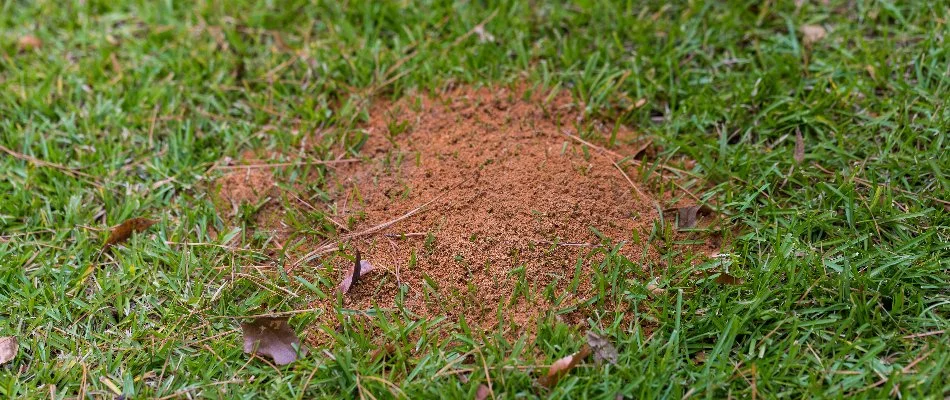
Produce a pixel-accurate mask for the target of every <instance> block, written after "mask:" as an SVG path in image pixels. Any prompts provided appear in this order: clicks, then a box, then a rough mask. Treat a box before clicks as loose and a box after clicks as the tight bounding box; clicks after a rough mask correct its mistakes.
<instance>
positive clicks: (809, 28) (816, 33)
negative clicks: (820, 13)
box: [799, 25, 828, 47]
mask: <svg viewBox="0 0 950 400" xmlns="http://www.w3.org/2000/svg"><path fill="white" fill-rule="evenodd" d="M799 29H800V30H801V32H802V43H803V44H804V45H805V47H811V46H812V45H813V44H815V43H817V42H818V41H819V40H821V39H824V38H825V35H827V34H828V31H826V30H825V28H823V27H822V26H821V25H802V27H801V28H799Z"/></svg>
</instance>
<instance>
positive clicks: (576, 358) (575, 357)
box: [538, 344, 593, 388]
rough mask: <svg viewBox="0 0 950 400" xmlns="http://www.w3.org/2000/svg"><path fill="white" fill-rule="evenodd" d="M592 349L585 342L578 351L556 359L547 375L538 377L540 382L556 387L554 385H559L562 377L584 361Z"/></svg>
mask: <svg viewBox="0 0 950 400" xmlns="http://www.w3.org/2000/svg"><path fill="white" fill-rule="evenodd" d="M592 351H593V350H592V349H591V347H590V346H589V345H586V344H585V345H584V346H583V347H581V349H580V351H578V352H577V353H574V354H571V355H569V356H567V357H564V358H562V359H560V360H557V361H555V362H554V364H551V368H549V369H548V373H547V375H545V376H542V377H541V378H538V383H540V384H541V385H542V386H544V387H547V388H552V387H554V385H557V382H558V381H559V380H561V377H563V376H564V375H566V374H567V373H568V372H570V371H571V370H572V369H574V367H576V366H577V364H580V363H581V361H584V359H585V358H587V356H589V355H590V353H591V352H592Z"/></svg>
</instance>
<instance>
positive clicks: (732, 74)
mask: <svg viewBox="0 0 950 400" xmlns="http://www.w3.org/2000/svg"><path fill="white" fill-rule="evenodd" d="M796 3H801V4H796ZM825 3H829V4H825ZM948 19H950V4H948V3H947V2H945V1H906V2H904V1H901V2H891V1H884V0H880V1H863V0H858V1H835V0H832V1H801V2H798V1H796V2H792V1H775V2H769V1H767V2H752V1H748V2H743V1H723V2H712V1H710V2H704V1H673V2H659V1H656V2H633V1H628V2H624V1H593V0H591V1H578V2H575V3H572V4H561V3H554V2H551V3H548V2H527V1H504V0H502V1H486V2H477V1H472V2H460V3H451V2H412V1H398V2H397V1H393V2H371V1H341V2H336V1H327V2H318V3H317V4H310V3H309V2H306V1H297V0H291V1H229V0H223V1H216V0H205V1H198V2H171V1H163V2H147V1H134V0H122V1H104V0H85V1H82V0H68V1H62V2H54V1H25V2H24V1H13V0H10V1H3V2H0V146H2V147H0V306H2V307H0V337H15V338H16V341H17V342H18V344H19V346H18V347H19V348H18V351H17V353H16V355H15V357H14V358H13V359H12V360H10V361H7V362H5V363H3V364H2V365H0V397H4V398H57V399H59V398H76V397H77V396H78V397H81V398H113V397H118V396H120V395H121V396H124V397H125V398H194V397H201V398H297V399H299V398H365V399H373V398H376V399H383V398H412V399H416V398H439V397H441V398H475V396H476V392H477V391H478V390H479V387H480V386H481V385H486V386H488V387H490V390H489V398H492V397H494V398H523V397H528V398H530V397H546V398H607V399H614V398H628V399H630V398H665V399H681V398H688V397H691V398H700V397H702V398H727V397H730V398H731V397H743V398H760V397H761V398H778V397H783V398H805V397H807V398H816V397H817V398H837V397H845V396H849V397H850V396H854V397H859V398H861V397H867V398H881V397H906V398H944V397H945V396H947V395H950V373H947V372H946V371H947V370H950V365H948V364H950V335H948V333H947V328H948V326H950V322H948V320H950V176H948V175H947V174H948V173H950V134H948V132H950V108H948V106H950V104H948V103H947V102H948V99H950V44H948V43H947V34H948V32H950V30H948V28H947V23H948ZM515 85H530V86H531V87H536V88H539V90H541V89H543V90H546V91H557V90H559V91H563V92H567V93H569V94H570V95H572V96H573V98H574V99H576V101H577V102H578V104H583V105H584V107H583V109H582V110H580V112H582V113H583V115H584V116H585V117H586V118H589V119H591V120H593V119H598V120H603V121H608V122H610V123H612V124H619V125H623V126H626V127H629V128H630V129H631V130H633V131H635V132H638V133H639V134H640V135H642V136H643V137H644V138H648V139H649V140H651V141H652V143H653V144H654V146H656V149H657V151H656V152H655V153H653V154H650V155H649V156H648V158H645V159H644V160H643V162H642V165H643V166H642V167H641V168H640V169H639V170H638V173H637V174H636V175H635V176H634V179H637V180H638V181H639V182H638V183H640V184H642V185H643V186H644V187H648V188H650V189H651V190H653V191H666V190H672V192H673V195H677V193H678V192H677V191H679V192H687V191H688V192H690V193H691V194H693V195H695V196H697V198H699V199H701V201H702V202H704V203H709V204H712V205H714V206H715V208H716V210H717V213H718V214H719V216H720V217H721V219H722V223H723V225H724V226H726V227H727V229H726V230H727V231H728V232H729V234H728V235H727V236H728V238H727V240H725V241H724V242H723V243H724V244H723V248H722V249H720V250H719V251H720V252H721V254H722V256H721V257H720V258H719V261H702V260H700V259H697V258H694V257H691V256H689V255H687V254H679V253H675V251H673V250H671V248H669V247H667V249H666V250H667V251H671V252H672V253H669V254H667V255H666V257H665V258H664V261H663V262H655V263H654V262H651V263H649V264H648V265H646V264H644V265H640V264H641V263H640V262H639V261H638V260H629V259H626V258H625V257H623V256H622V255H619V254H618V253H616V252H614V251H611V248H610V247H609V246H606V245H605V246H604V247H603V248H600V249H593V250H592V251H599V252H600V254H602V256H603V258H604V260H605V261H604V262H603V263H602V264H600V268H601V269H600V270H598V271H597V274H596V276H595V277H592V278H591V279H598V280H599V282H606V284H605V285H601V286H599V287H600V289H599V292H597V293H596V294H595V295H594V296H592V297H591V298H589V299H585V303H584V304H585V305H586V306H588V307H589V308H590V309H592V311H591V312H589V313H587V314H585V316H584V318H583V321H580V322H569V321H565V320H564V319H562V318H559V315H558V311H557V310H550V311H548V314H547V315H546V317H545V318H543V319H542V320H540V321H539V322H538V324H537V325H536V326H533V327H530V329H526V331H525V332H526V333H524V334H518V332H515V333H514V334H513V333H512V331H511V330H510V329H508V328H509V327H498V329H495V330H488V331H482V330H479V329H473V328H472V327H471V326H469V325H468V324H466V323H465V322H464V321H459V320H457V319H454V318H448V317H425V318H423V317H421V316H419V315H416V314H414V313H412V312H407V311H405V310H402V309H399V308H393V309H391V308H382V307H381V308H377V309H358V310H357V309H351V308H348V307H346V306H345V303H342V302H339V301H331V300H334V299H333V294H332V293H333V291H334V289H335V287H336V284H337V282H335V281H333V280H332V279H330V278H329V277H328V276H329V275H327V273H328V272H327V271H326V268H319V267H320V266H321V265H324V266H326V264H325V263H324V264H321V263H320V262H319V261H314V262H312V263H310V264H308V266H307V267H305V268H290V266H291V265H292V264H294V263H295V262H296V261H297V260H298V257H299V253H300V252H299V251H296V250H295V249H294V248H293V247H292V246H287V245H286V244H285V245H284V246H281V249H280V250H279V251H274V249H275V244H274V241H273V240H272V238H271V237H270V236H268V234H267V233H266V232H265V231H263V230H260V229H258V228H259V227H258V223H257V221H256V220H255V218H254V215H255V213H257V212H258V211H260V209H261V208H262V204H251V203H245V204H240V205H237V206H236V209H235V210H233V212H231V211H232V210H230V209H229V208H230V207H231V206H230V205H228V206H227V207H222V206H221V204H216V196H215V191H216V190H217V189H216V187H217V185H216V182H218V181H219V179H220V178H221V177H222V176H223V175H224V174H225V173H226V172H227V171H226V170H225V169H222V168H219V167H220V166H222V165H225V163H226V162H227V160H231V162H232V163H240V162H241V160H243V159H245V158H247V157H246V156H247V155H248V154H250V153H252V152H256V153H254V154H259V155H260V154H267V155H270V156H269V157H271V158H270V159H266V160H264V161H266V162H273V163H285V165H284V166H283V167H280V168H276V169H275V173H276V174H277V176H278V177H279V181H280V182H281V183H280V185H282V187H283V189H285V190H286V191H288V192H290V193H294V196H299V197H300V198H303V199H306V200H307V201H308V202H310V203H312V204H315V205H317V207H316V209H315V211H313V212H309V213H304V214H301V216H300V219H298V222H299V223H300V224H299V225H300V229H299V231H298V232H295V235H294V236H293V237H292V238H291V241H290V242H292V243H305V242H307V243H309V242H308V241H317V240H318V239H319V240H322V239H332V238H333V237H334V235H339V234H340V232H337V231H336V230H335V228H332V227H331V228H327V226H329V225H327V224H328V222H327V221H328V220H327V218H328V214H325V213H324V212H322V211H319V210H325V209H326V207H331V206H333V205H334V204H335V200H334V199H333V198H332V196H330V195H329V194H330V193H333V190H334V189H335V187H334V184H333V182H334V180H333V177H334V174H335V173H336V171H337V170H336V168H334V167H333V166H332V165H331V164H315V163H314V161H319V160H336V159H350V158H353V159H363V160H364V161H365V160H366V159H365V155H364V154H363V153H361V152H360V150H361V147H362V146H363V144H364V141H365V136H366V135H365V133H366V130H365V129H364V127H365V124H366V123H367V121H368V120H369V118H370V116H369V112H370V110H371V109H372V107H373V103H374V102H375V101H395V100H397V99H400V98H403V97H404V96H415V95H418V94H420V93H429V92H435V91H439V90H442V89H444V88H445V87H447V86H473V87H477V86H491V87H496V88H497V87H510V86H515ZM578 134H579V135H585V136H584V138H586V139H589V140H591V141H593V140H595V139H596V138H593V137H591V136H590V135H592V133H591V132H586V131H585V132H579V133H578ZM315 138H319V139H315ZM601 144H602V145H603V146H607V147H611V146H614V145H615V143H611V142H603V143H601ZM579 147H580V146H579ZM587 150H591V151H594V149H587V148H586V147H585V151H587ZM361 157H362V158H361ZM683 160H686V161H683ZM672 163H678V164H677V165H680V166H684V165H685V167H683V168H688V169H689V170H688V171H685V172H687V174H685V175H681V176H680V178H682V179H679V180H678V181H676V182H675V185H674V184H673V183H670V184H662V183H657V182H656V181H648V178H647V175H648V174H646V173H644V170H645V169H650V168H654V169H655V168H659V167H658V166H659V165H665V164H672ZM651 166H652V167H651ZM619 168H620V167H618V169H619ZM631 168H632V167H631ZM315 177H316V178H315ZM678 195H679V196H682V193H680V194H678ZM290 203H295V200H293V199H290V200H288V199H280V200H279V201H277V204H290ZM298 205H299V204H298ZM223 208H228V210H227V211H228V212H223ZM673 215H674V214H670V216H673ZM135 217H144V218H151V219H153V220H155V221H157V222H156V223H155V225H152V226H151V227H149V228H148V229H147V230H144V231H142V232H138V233H136V234H134V235H132V236H131V237H130V238H129V239H128V240H127V241H125V242H123V243H119V244H116V245H115V246H112V247H111V248H110V249H107V250H103V244H104V243H105V242H106V240H107V238H108V237H109V235H110V228H111V227H113V226H115V225H118V224H120V223H122V222H123V221H125V220H128V219H130V218H135ZM671 223H672V221H669V220H668V221H665V222H663V223H661V224H660V225H658V226H660V227H661V228H662V227H664V226H666V225H668V224H671ZM664 224H666V225H664ZM646 239H647V242H648V245H652V244H650V243H653V241H654V240H659V239H658V238H657V237H655V236H650V237H649V238H646ZM290 242H288V243H290ZM301 246H304V245H303V244H301ZM345 253H347V254H350V253H351V252H350V250H348V249H347V250H346V251H345ZM711 262H714V263H727V264H728V269H729V273H730V274H732V275H734V278H735V279H734V280H733V282H729V283H738V284H724V283H723V282H722V280H721V279H708V278H704V277H703V276H702V274H701V271H702V270H703V269H704V268H708V267H709V263H711ZM634 267H636V268H634ZM604 277H612V279H610V280H609V282H608V281H604ZM658 289H659V290H658ZM431 295H432V296H438V294H437V293H435V292H433V293H432V294H431ZM328 298H329V299H330V300H327V299H328ZM336 300H340V299H339V298H337V299H336ZM435 300H436V301H440V299H438V298H436V299H435ZM321 301H322V303H321ZM315 304H324V306H315ZM501 312H504V310H501ZM259 315H283V316H289V317H290V319H289V323H290V326H291V327H292V328H293V329H294V331H295V332H296V333H297V334H298V335H299V336H300V337H302V338H308V337H311V338H312V337H321V338H323V339H321V340H319V341H311V342H310V343H311V349H310V350H311V351H310V353H309V354H308V355H306V356H304V357H301V358H300V359H298V360H296V361H295V362H293V363H290V364H288V365H285V366H275V365H274V364H273V363H272V362H270V359H268V358H266V357H259V356H251V355H249V354H245V353H244V351H243V350H244V349H243V340H242V330H241V322H242V321H246V320H247V318H249V317H252V316H259ZM330 320H334V321H337V322H335V323H332V324H331V323H328V322H327V321H330ZM529 331H530V332H529ZM587 331H593V332H595V333H597V334H599V335H601V336H603V337H604V338H608V340H609V341H610V342H612V343H613V344H614V345H615V346H616V348H617V349H618V350H619V357H618V360H617V363H616V364H611V363H602V364H598V363H595V362H594V361H593V360H592V359H588V360H586V361H585V362H583V363H581V364H580V365H579V366H578V367H576V368H574V369H573V370H572V371H570V372H569V373H568V374H567V375H565V376H564V377H563V378H562V379H561V380H560V381H559V382H558V383H557V384H556V385H554V386H553V387H552V388H547V387H544V386H543V385H540V384H539V382H538V378H539V376H542V375H544V373H545V371H547V368H548V366H550V365H551V364H552V363H553V362H555V361H556V360H558V359H560V358H562V357H565V356H568V355H570V354H572V353H574V352H576V351H578V349H580V348H581V347H582V346H583V345H584V344H585V343H587V339H586V338H585V334H586V332H587ZM528 332H529V333H528ZM386 346H388V348H387V347H386ZM380 348H387V350H386V351H385V353H387V354H381V353H380V351H379V349H380Z"/></svg>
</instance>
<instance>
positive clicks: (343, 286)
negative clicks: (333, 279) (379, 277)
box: [337, 250, 374, 294]
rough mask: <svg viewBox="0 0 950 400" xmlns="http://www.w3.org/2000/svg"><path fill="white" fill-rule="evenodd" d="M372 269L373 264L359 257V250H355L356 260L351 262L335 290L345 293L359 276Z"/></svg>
mask: <svg viewBox="0 0 950 400" xmlns="http://www.w3.org/2000/svg"><path fill="white" fill-rule="evenodd" d="M373 269H374V267H373V264H370V263H369V261H365V260H361V259H360V251H359V250H357V251H356V260H355V261H354V262H353V266H352V267H350V270H349V271H348V272H347V274H346V277H344V278H343V281H342V282H340V286H339V287H338V288H337V290H338V291H339V292H340V293H342V294H347V293H349V292H350V288H352V287H353V285H356V283H357V282H359V281H360V277H361V276H362V275H363V274H365V273H368V272H370V271H372V270H373Z"/></svg>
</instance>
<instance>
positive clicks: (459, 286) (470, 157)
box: [311, 88, 657, 329]
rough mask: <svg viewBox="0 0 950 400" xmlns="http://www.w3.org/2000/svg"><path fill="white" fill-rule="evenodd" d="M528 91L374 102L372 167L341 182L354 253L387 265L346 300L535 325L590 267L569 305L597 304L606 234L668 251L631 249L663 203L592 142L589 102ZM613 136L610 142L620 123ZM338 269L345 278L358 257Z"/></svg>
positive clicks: (347, 172) (368, 151) (623, 133)
mask: <svg viewBox="0 0 950 400" xmlns="http://www.w3.org/2000/svg"><path fill="white" fill-rule="evenodd" d="M525 93H526V92H524V91H521V90H512V89H487V88H482V89H470V88H460V89H453V90H450V91H448V92H446V93H443V94H441V95H439V96H438V97H431V96H429V97H426V96H422V97H413V96H408V97H406V98H404V99H403V100H400V101H397V102H394V103H389V102H385V103H382V104H377V105H376V106H375V107H373V109H372V110H371V112H370V122H369V124H368V126H367V127H366V130H367V133H368V140H367V142H366V144H365V146H364V147H363V149H362V151H361V154H363V155H364V156H367V157H368V160H366V161H365V162H362V163H359V164H351V165H348V166H344V167H340V168H339V169H338V170H337V173H336V175H335V176H336V179H338V180H339V185H338V188H339V190H340V193H338V195H339V196H338V198H337V209H338V210H340V211H342V213H343V214H344V215H345V216H346V217H347V218H350V219H355V220H356V221H357V222H356V223H355V224H354V225H353V226H351V229H350V231H349V233H350V235H351V236H349V240H348V241H349V244H350V246H351V247H352V248H355V249H359V250H361V251H362V253H363V259H364V260H368V261H370V262H371V263H372V264H374V266H375V267H376V271H374V272H373V273H371V274H369V275H367V276H365V277H364V278H363V281H361V284H359V285H356V286H355V287H354V289H353V291H352V292H350V293H349V294H348V295H346V296H345V299H344V306H345V307H346V308H350V309H371V308H373V307H374V306H379V307H381V308H390V309H392V308H395V307H396V298H397V294H398V293H399V292H400V289H399V287H400V285H404V291H405V294H404V295H403V298H404V306H405V307H406V308H407V309H409V310H410V311H412V312H414V313H416V314H419V315H422V316H437V315H446V316H449V317H450V318H457V317H459V316H460V315H464V316H465V319H466V320H467V321H468V322H469V323H470V324H472V323H474V324H476V325H480V326H482V327H483V328H491V327H493V326H494V325H495V324H497V323H499V322H502V321H499V320H498V317H499V316H503V318H505V319H507V320H508V322H513V323H515V324H516V325H517V326H521V327H526V328H527V329H531V325H532V322H533V321H534V319H535V318H536V317H538V316H541V315H543V314H545V313H546V312H548V311H553V310H551V309H550V308H551V305H550V304H549V302H548V301H547V300H546V298H545V296H543V295H541V292H542V291H543V290H545V289H546V288H548V287H549V286H551V287H553V288H554V297H555V298H557V297H560V296H562V295H564V294H565V293H566V292H567V291H568V286H569V285H570V283H571V281H572V279H573V278H574V276H575V271H576V269H577V266H578V264H580V265H581V268H582V271H581V276H582V279H581V282H580V285H579V287H578V288H577V290H575V291H573V292H571V293H567V295H568V300H566V301H562V302H561V305H560V306H559V308H563V307H567V305H576V304H578V303H580V302H582V301H583V300H586V299H589V298H590V296H591V295H592V294H593V289H592V288H591V287H590V286H591V285H590V282H589V280H588V279H586V277H587V276H589V275H590V274H589V271H590V268H592V265H596V263H597V262H599V260H602V256H594V257H590V256H589V253H590V252H591V249H592V248H593V247H594V245H596V244H601V243H602V242H603V241H604V239H609V240H610V241H611V242H612V243H614V244H617V243H620V242H622V241H623V242H627V244H626V245H625V246H624V247H623V249H622V250H621V253H622V254H625V255H626V256H627V257H628V258H629V259H630V260H634V261H637V260H641V259H642V258H641V257H647V258H653V257H655V256H656V255H655V254H653V255H650V254H647V255H644V254H641V253H642V252H643V247H644V246H643V245H642V244H637V245H634V244H631V243H633V242H635V241H637V240H636V239H634V238H647V237H648V236H649V232H650V229H651V228H652V224H653V222H654V220H655V218H656V217H657V203H656V200H654V199H652V198H648V197H645V195H643V194H642V193H646V191H645V190H640V189H638V188H635V187H633V186H632V185H633V182H637V179H636V177H635V176H634V175H635V171H634V168H626V171H625V173H626V174H627V175H629V176H630V178H632V181H631V180H628V179H627V178H626V177H625V176H624V173H622V172H621V171H620V168H619V167H618V166H616V165H615V164H614V163H613V161H612V158H613V157H615V156H606V155H604V154H602V153H600V152H599V151H598V150H596V149H594V148H590V147H587V146H584V145H581V144H580V143H579V141H578V140H577V137H576V130H575V128H574V126H575V124H576V122H577V121H579V120H580V119H579V118H578V116H579V115H580V113H579V110H580V106H579V105H578V104H576V103H572V100H571V98H570V96H569V95H567V94H563V93H562V94H559V95H555V96H550V97H548V101H547V102H545V98H546V97H544V96H542V94H534V95H526V94H525ZM596 125H597V124H595V126H596ZM603 129H604V130H605V131H606V132H604V136H605V137H606V136H608V135H609V134H610V132H609V131H610V129H612V128H610V127H607V128H603ZM616 129H618V131H617V132H616V134H617V137H619V138H623V139H625V140H624V141H627V142H629V141H631V140H630V139H631V138H635V135H634V134H633V133H632V132H631V131H629V130H628V129H626V128H624V127H618V128H616ZM638 148H642V147H641V146H639V145H638V144H637V143H634V144H631V145H629V146H628V147H627V148H622V149H621V150H618V151H617V152H618V153H627V154H624V155H631V154H630V153H632V152H636V151H637V150H634V149H638ZM423 205H425V206H424V207H423V208H421V209H419V207H420V206H423ZM407 214H411V215H410V216H409V217H408V218H405V219H402V220H400V221H399V222H397V223H395V224H392V225H391V226H387V227H386V228H385V229H381V230H378V231H376V232H373V233H372V234H368V235H361V234H359V233H360V232H365V231H367V230H373V228H374V227H378V226H379V225H381V224H385V223H387V222H390V221H393V220H394V219H398V218H400V217H401V216H405V215H407ZM579 260H581V261H580V262H579ZM311 265H312V264H311ZM335 265H337V266H338V270H339V271H340V275H341V276H342V273H343V272H342V271H345V270H346V267H347V264H346V262H345V261H343V260H342V259H341V260H340V261H339V262H338V263H335ZM432 292H435V293H437V294H436V295H433V294H432ZM328 305H329V303H328ZM499 309H504V310H505V311H504V312H503V313H499Z"/></svg>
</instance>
